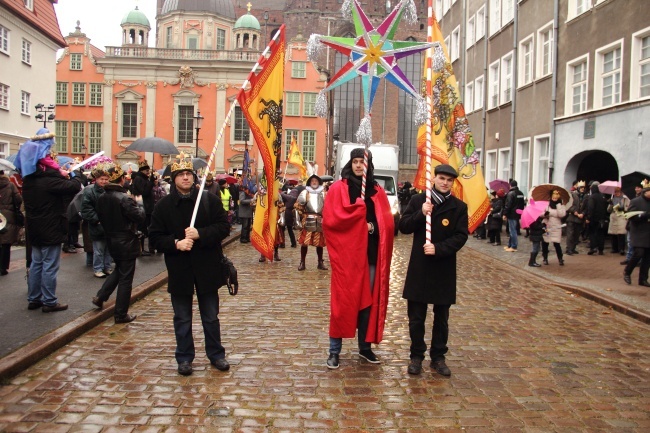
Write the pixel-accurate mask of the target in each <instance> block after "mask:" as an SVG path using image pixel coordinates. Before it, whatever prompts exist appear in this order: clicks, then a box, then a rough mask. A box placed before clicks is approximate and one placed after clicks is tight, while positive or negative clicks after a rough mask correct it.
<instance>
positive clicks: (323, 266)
mask: <svg viewBox="0 0 650 433" xmlns="http://www.w3.org/2000/svg"><path fill="white" fill-rule="evenodd" d="M316 268H318V269H320V270H321V271H326V270H328V269H329V268H328V267H327V266H325V263H324V262H323V261H322V260H319V261H318V266H317V267H316Z"/></svg>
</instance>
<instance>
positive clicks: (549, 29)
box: [535, 21, 555, 78]
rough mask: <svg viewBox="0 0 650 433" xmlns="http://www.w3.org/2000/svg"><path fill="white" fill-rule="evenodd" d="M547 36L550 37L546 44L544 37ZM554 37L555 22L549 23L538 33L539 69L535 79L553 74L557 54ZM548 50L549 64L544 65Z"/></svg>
mask: <svg viewBox="0 0 650 433" xmlns="http://www.w3.org/2000/svg"><path fill="white" fill-rule="evenodd" d="M546 34H548V35H549V39H548V40H547V41H546V43H545V42H543V37H544V35H546ZM553 37H554V36H553V21H550V22H548V23H547V24H546V25H544V26H543V27H542V28H540V29H539V30H538V31H537V58H536V63H537V65H536V66H537V69H536V73H535V77H537V78H543V77H546V76H548V75H551V73H552V72H553V60H554V59H553V56H554V52H555V47H554V46H553ZM546 49H548V63H547V64H546V65H544V58H545V57H546V56H545V50H546ZM545 67H546V68H545Z"/></svg>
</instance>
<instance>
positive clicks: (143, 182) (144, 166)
mask: <svg viewBox="0 0 650 433" xmlns="http://www.w3.org/2000/svg"><path fill="white" fill-rule="evenodd" d="M131 177H132V178H131V192H132V193H133V195H136V196H137V195H139V196H142V203H143V204H144V212H145V214H146V218H145V220H144V221H143V223H142V224H141V225H140V227H138V229H139V230H140V231H141V232H142V233H144V236H142V237H141V238H140V247H141V250H142V255H143V256H150V255H151V254H153V253H155V251H154V249H153V248H152V247H151V242H149V251H146V250H145V249H144V238H145V237H147V235H148V233H147V227H149V223H150V222H151V213H152V212H153V205H154V196H153V187H154V177H153V175H152V174H151V167H149V163H148V162H147V160H146V159H145V160H143V161H138V172H137V173H133V174H132V176H131Z"/></svg>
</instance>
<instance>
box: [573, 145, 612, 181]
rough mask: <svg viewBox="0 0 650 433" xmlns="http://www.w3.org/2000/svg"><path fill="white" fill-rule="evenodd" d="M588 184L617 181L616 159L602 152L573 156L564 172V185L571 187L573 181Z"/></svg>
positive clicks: (591, 151) (590, 151)
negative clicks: (581, 181) (595, 181)
mask: <svg viewBox="0 0 650 433" xmlns="http://www.w3.org/2000/svg"><path fill="white" fill-rule="evenodd" d="M576 179H578V180H584V181H585V182H587V183H588V182H590V181H592V180H597V181H598V182H604V181H606V180H618V179H619V171H618V163H617V162H616V159H614V157H613V156H612V155H611V154H610V153H609V152H605V151H602V150H589V151H586V152H580V153H578V154H577V155H574V156H573V158H571V159H570V160H569V163H568V164H567V166H566V169H565V170H564V184H565V185H571V183H572V182H573V181H574V180H576Z"/></svg>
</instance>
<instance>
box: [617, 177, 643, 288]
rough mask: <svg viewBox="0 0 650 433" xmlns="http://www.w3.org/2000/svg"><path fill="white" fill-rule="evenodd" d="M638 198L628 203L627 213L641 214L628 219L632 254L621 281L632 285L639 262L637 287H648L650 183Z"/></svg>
mask: <svg viewBox="0 0 650 433" xmlns="http://www.w3.org/2000/svg"><path fill="white" fill-rule="evenodd" d="M644 186H645V187H644V188H643V190H641V194H640V195H639V197H636V198H634V199H632V201H630V207H629V208H628V212H641V213H639V214H636V215H634V216H633V217H632V218H630V219H629V221H630V245H631V246H632V247H633V248H634V253H633V254H632V258H631V259H630V261H629V263H628V264H627V266H625V271H624V272H623V280H624V281H625V282H626V283H627V284H632V276H631V274H632V271H634V268H635V267H636V265H637V264H638V263H639V262H641V268H640V269H639V286H645V287H650V283H649V282H648V270H650V183H647V182H644Z"/></svg>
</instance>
